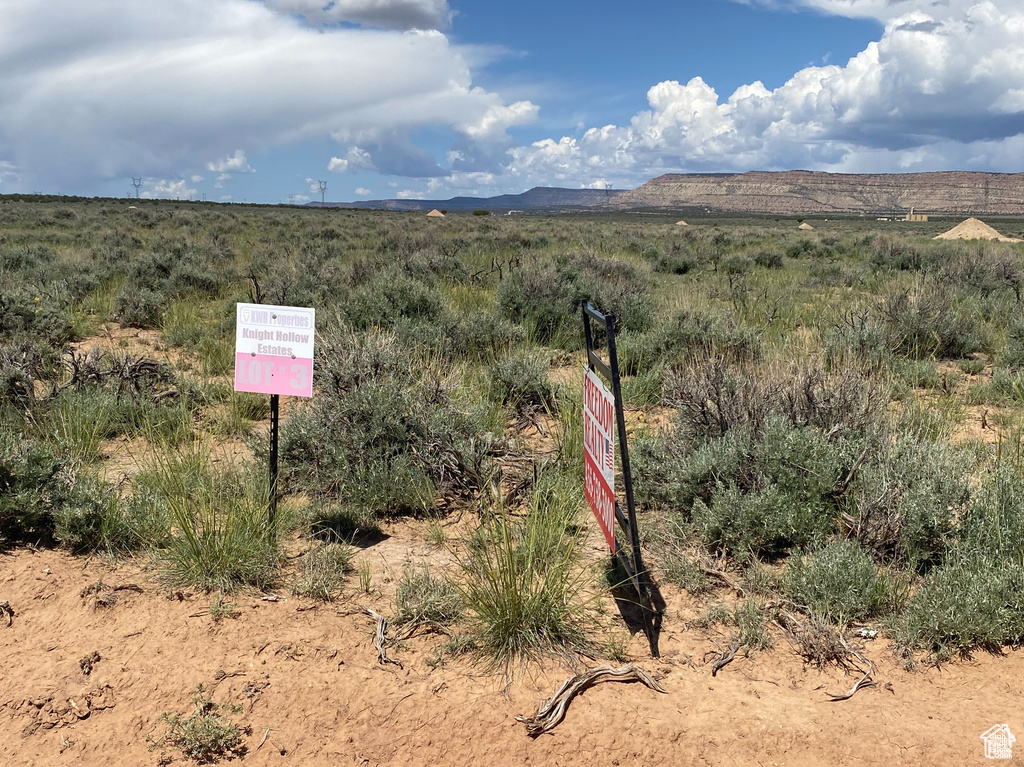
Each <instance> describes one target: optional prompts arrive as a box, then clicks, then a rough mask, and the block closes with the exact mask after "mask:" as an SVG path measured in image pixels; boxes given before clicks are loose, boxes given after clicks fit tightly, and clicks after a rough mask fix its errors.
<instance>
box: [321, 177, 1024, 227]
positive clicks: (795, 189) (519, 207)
mask: <svg viewBox="0 0 1024 767" xmlns="http://www.w3.org/2000/svg"><path fill="white" fill-rule="evenodd" d="M308 205H309V206H311V207H334V208H357V209H367V208H369V209H378V210H403V211H424V212H426V211H429V210H432V209H434V208H438V209H445V210H448V211H459V212H466V211H472V210H487V211H491V212H509V211H519V212H526V211H536V212H541V211H546V212H553V211H565V212H571V211H578V210H593V211H601V210H605V211H628V210H665V211H669V210H675V209H678V210H684V209H699V210H703V211H705V212H708V213H712V212H715V213H765V214H779V215H808V214H853V215H857V214H861V215H868V214H871V215H900V214H903V213H906V212H909V211H910V210H911V209H914V210H916V211H917V212H919V213H926V214H929V213H930V214H938V215H969V216H974V215H993V214H995V215H1024V173H989V172H984V171H930V172H924V173H826V172H823V171H808V170H788V171H747V172H745V173H668V174H665V175H662V176H658V177H656V178H653V179H651V180H650V181H648V182H646V183H645V184H642V185H641V186H638V187H637V188H635V189H630V190H611V189H608V190H603V189H564V188H558V187H534V188H533V189H530V190H528V191H526V192H523V193H521V194H504V195H498V196H496V197H453V198H451V199H448V200H408V199H401V200H399V199H396V200H363V201H356V202H341V203H318V202H313V203H308Z"/></svg>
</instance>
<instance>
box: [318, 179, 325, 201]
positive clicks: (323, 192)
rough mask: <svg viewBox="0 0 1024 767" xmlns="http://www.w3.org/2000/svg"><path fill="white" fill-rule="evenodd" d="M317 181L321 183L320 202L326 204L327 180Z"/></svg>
mask: <svg viewBox="0 0 1024 767" xmlns="http://www.w3.org/2000/svg"><path fill="white" fill-rule="evenodd" d="M317 183H319V184H320V204H321V205H323V204H324V198H325V197H326V196H327V182H326V181H319V182H317Z"/></svg>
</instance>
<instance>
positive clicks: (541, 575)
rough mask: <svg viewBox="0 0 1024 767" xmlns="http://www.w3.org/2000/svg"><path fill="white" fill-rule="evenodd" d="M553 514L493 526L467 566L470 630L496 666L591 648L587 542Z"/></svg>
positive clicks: (474, 546)
mask: <svg viewBox="0 0 1024 767" xmlns="http://www.w3.org/2000/svg"><path fill="white" fill-rule="evenodd" d="M549 512H550V509H548V508H546V506H545V505H544V504H542V505H541V506H540V507H539V508H535V509H534V510H533V511H532V512H531V514H530V515H529V516H528V517H526V518H525V519H523V520H515V519H513V518H511V517H507V516H504V515H501V516H495V517H494V518H492V519H491V520H489V521H486V522H485V523H484V524H483V525H482V526H481V528H480V529H479V530H478V531H477V533H476V536H475V540H474V541H473V542H472V543H471V545H470V547H469V549H468V552H467V553H466V555H465V556H464V558H463V559H462V560H461V562H460V564H461V566H462V569H463V573H464V579H463V581H462V582H461V583H460V587H459V588H460V590H461V592H462V600H463V603H464V604H465V605H466V607H467V608H468V610H469V620H470V624H471V629H470V632H471V635H472V637H473V638H474V640H475V642H476V644H477V646H478V647H479V648H480V650H481V652H483V653H485V654H486V656H487V657H488V660H489V662H490V663H491V664H493V665H494V666H497V667H503V668H508V667H509V666H510V665H512V664H514V663H515V662H517V661H519V660H522V659H524V658H534V657H537V656H539V655H541V654H543V653H547V652H560V651H562V652H564V651H567V650H569V651H571V650H576V649H580V648H582V647H584V646H585V645H586V630H585V600H584V597H583V590H584V588H585V586H586V579H585V577H584V572H583V571H582V570H581V568H580V567H579V562H578V560H579V547H580V545H581V541H580V539H579V537H578V536H574V535H571V534H569V533H567V532H566V530H565V526H564V523H563V521H562V520H561V519H560V518H559V517H560V515H559V514H551V513H549Z"/></svg>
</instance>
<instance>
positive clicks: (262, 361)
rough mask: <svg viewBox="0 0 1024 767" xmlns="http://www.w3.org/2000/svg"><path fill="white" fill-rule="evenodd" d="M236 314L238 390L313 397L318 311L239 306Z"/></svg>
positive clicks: (299, 308) (280, 307)
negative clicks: (314, 340)
mask: <svg viewBox="0 0 1024 767" xmlns="http://www.w3.org/2000/svg"><path fill="white" fill-rule="evenodd" d="M237 312H238V316H237V322H236V323H235V391H249V392H256V393H257V394H286V395H288V396H291V397H312V396H313V335H314V325H315V320H316V312H315V310H313V309H308V308H305V307H299V306H268V305H267V304H238V305H237Z"/></svg>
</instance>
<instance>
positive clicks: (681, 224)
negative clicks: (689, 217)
mask: <svg viewBox="0 0 1024 767" xmlns="http://www.w3.org/2000/svg"><path fill="white" fill-rule="evenodd" d="M676 226H689V224H688V223H686V222H685V221H676Z"/></svg>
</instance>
